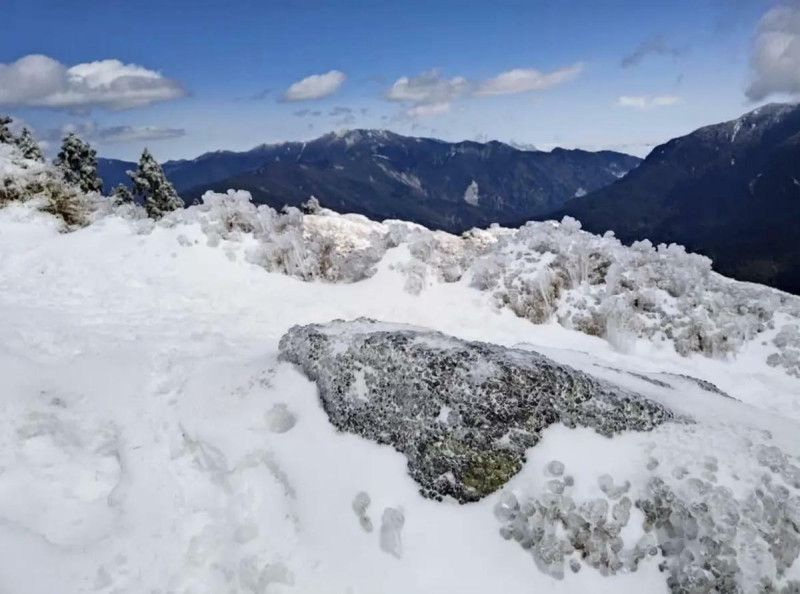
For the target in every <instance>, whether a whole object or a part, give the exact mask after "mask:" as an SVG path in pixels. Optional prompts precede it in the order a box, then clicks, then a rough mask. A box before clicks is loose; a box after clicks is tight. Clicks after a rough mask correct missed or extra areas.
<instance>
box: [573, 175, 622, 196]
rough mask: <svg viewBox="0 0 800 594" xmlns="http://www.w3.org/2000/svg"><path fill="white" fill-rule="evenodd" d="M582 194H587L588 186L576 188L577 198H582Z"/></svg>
mask: <svg viewBox="0 0 800 594" xmlns="http://www.w3.org/2000/svg"><path fill="white" fill-rule="evenodd" d="M618 177H619V176H618ZM581 196H586V188H578V189H577V190H575V198H580V197H581Z"/></svg>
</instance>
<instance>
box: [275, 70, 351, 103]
mask: <svg viewBox="0 0 800 594" xmlns="http://www.w3.org/2000/svg"><path fill="white" fill-rule="evenodd" d="M346 78H347V76H346V75H345V74H344V72H339V71H338V70H331V71H330V72H326V73H325V74H312V75H311V76H307V77H306V78H304V79H303V80H299V81H297V82H296V83H294V84H293V85H292V86H290V87H289V88H288V89H286V92H285V93H284V94H283V100H284V101H308V100H311V99H321V98H322V97H327V96H328V95H333V94H334V93H335V92H336V91H338V90H339V87H341V86H342V84H343V83H344V81H345V79H346Z"/></svg>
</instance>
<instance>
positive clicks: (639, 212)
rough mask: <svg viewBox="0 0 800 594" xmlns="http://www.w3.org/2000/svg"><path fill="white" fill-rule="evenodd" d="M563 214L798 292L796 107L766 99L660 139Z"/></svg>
mask: <svg viewBox="0 0 800 594" xmlns="http://www.w3.org/2000/svg"><path fill="white" fill-rule="evenodd" d="M565 214H567V215H571V216H573V217H575V218H577V219H578V220H580V221H581V223H582V224H583V226H584V228H585V229H587V230H589V231H591V232H595V233H602V232H604V231H606V230H608V229H611V230H613V231H614V232H615V233H616V235H617V237H619V238H620V239H621V240H622V241H624V242H631V241H634V240H637V239H649V240H651V241H652V242H654V243H660V242H667V243H669V242H675V243H679V244H682V245H684V246H686V247H687V249H689V250H691V251H696V252H699V253H702V254H705V255H707V256H709V257H711V258H712V259H713V260H714V265H715V268H716V269H717V270H719V271H720V272H722V273H723V274H725V275H727V276H732V277H734V278H738V279H742V280H750V281H754V282H759V283H764V284H769V285H772V286H775V287H777V288H780V289H783V290H786V291H790V292H793V293H800V240H798V237H799V236H800V106H798V105H791V104H771V105H766V106H763V107H760V108H758V109H756V110H754V111H751V112H750V113H747V114H745V115H743V116H742V117H740V118H737V119H736V120H732V121H729V122H723V123H721V124H715V125H711V126H705V127H703V128H700V129H698V130H696V131H694V132H692V133H691V134H688V135H686V136H682V137H680V138H675V139H673V140H670V141H669V142H667V143H665V144H662V145H660V146H658V147H656V148H655V149H653V151H652V152H651V153H650V154H649V155H648V156H647V158H646V159H645V160H644V161H643V162H642V163H641V165H639V167H637V168H636V169H635V170H634V171H632V172H631V173H630V174H629V175H627V176H626V177H624V178H623V179H621V180H619V181H617V182H615V183H613V184H611V185H609V186H607V187H605V188H602V189H599V190H597V191H595V192H593V193H591V194H587V195H586V196H583V197H580V198H576V199H575V200H573V201H570V202H569V203H567V204H566V205H565V206H564V208H562V209H560V210H558V211H556V212H555V213H553V216H556V217H560V216H562V215H565Z"/></svg>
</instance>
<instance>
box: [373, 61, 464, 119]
mask: <svg viewBox="0 0 800 594" xmlns="http://www.w3.org/2000/svg"><path fill="white" fill-rule="evenodd" d="M468 90H469V83H468V82H467V79H465V78H464V77H462V76H455V77H453V78H445V77H443V76H442V73H441V70H440V69H438V68H432V69H430V70H426V71H425V72H423V73H422V74H419V75H417V76H415V77H412V78H408V77H406V76H403V77H401V78H398V79H397V80H396V81H395V82H394V84H392V86H391V87H389V88H388V89H386V91H384V93H383V97H384V99H386V100H387V101H395V102H399V103H405V104H406V105H407V107H406V110H405V113H406V115H407V116H409V117H420V116H429V115H435V114H440V113H446V112H447V111H449V110H450V105H451V103H452V102H453V101H454V100H456V99H457V98H458V97H460V96H462V95H463V94H465V93H466V92H467V91H468Z"/></svg>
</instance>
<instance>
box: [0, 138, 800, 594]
mask: <svg viewBox="0 0 800 594" xmlns="http://www.w3.org/2000/svg"><path fill="white" fill-rule="evenodd" d="M0 177H2V180H0V181H2V186H1V187H2V188H4V190H3V192H4V193H3V194H2V196H4V197H5V198H3V204H2V208H0V328H2V332H0V394H2V398H1V399H0V406H2V409H3V416H2V421H0V558H2V559H3V562H2V563H0V590H2V591H9V592H14V593H15V594H16V593H36V594H40V593H43V592H53V591H67V592H131V593H133V592H152V591H161V592H182V593H183V592H185V593H188V592H214V593H216V592H253V593H265V592H266V593H270V592H272V593H277V592H284V593H285V592H309V593H311V592H313V593H315V594H316V593H319V592H384V593H387V594H401V593H402V594H406V593H407V592H448V591H460V592H467V593H473V592H474V593H476V594H478V593H481V594H483V593H485V592H493V591H503V592H508V593H512V594H516V593H520V594H522V593H523V592H530V591H531V590H537V591H552V592H565V593H573V592H574V593H578V592H598V593H603V592H608V593H611V592H613V593H615V594H619V593H623V594H633V593H637V594H638V593H640V592H664V591H674V592H714V591H717V592H748V593H749V592H759V591H761V592H780V593H787V594H788V593H790V592H796V591H797V589H798V580H800V563H799V562H798V560H797V559H798V553H800V549H799V545H798V543H800V476H799V475H800V459H798V455H799V454H800V438H799V437H798V436H799V435H800V427H798V423H800V401H798V396H797V395H798V393H800V378H798V373H800V338H799V337H798V330H797V328H798V299H797V298H795V297H792V296H789V295H786V294H783V293H780V292H778V291H774V290H771V289H767V288H765V287H760V286H757V285H749V284H744V283H738V282H734V281H731V280H729V279H726V278H723V277H721V276H719V275H716V274H714V273H713V272H712V271H711V268H710V263H709V262H708V260H707V259H705V258H702V257H699V256H696V255H692V254H687V253H686V252H685V251H684V250H682V249H681V248H679V247H677V246H658V247H653V246H650V245H649V244H647V243H646V242H645V243H641V244H638V245H635V246H633V247H625V246H622V245H621V244H620V243H619V242H618V241H616V240H615V239H614V238H613V237H611V236H605V237H598V236H594V235H590V234H588V233H584V232H583V231H581V230H580V228H579V225H578V224H577V222H575V221H571V220H565V221H562V222H561V223H555V222H547V223H529V224H528V225H526V226H525V227H523V228H521V229H518V230H511V229H501V228H490V229H487V230H474V231H472V232H469V233H466V234H464V235H462V236H453V235H448V234H446V233H438V232H431V231H429V230H427V229H424V228H422V227H419V226H417V225H412V224H409V223H404V222H401V221H385V222H383V223H376V222H373V221H369V220H367V219H364V218H363V217H358V216H352V215H339V214H336V213H333V212H330V211H325V210H318V209H317V208H316V207H315V205H314V204H313V203H312V204H309V205H308V206H307V208H306V209H305V210H306V212H303V211H301V210H298V209H286V210H285V211H284V212H280V213H279V212H276V211H274V210H271V209H269V208H265V207H256V206H255V205H253V204H252V203H251V202H250V201H249V199H248V198H249V197H248V196H247V195H246V194H244V193H237V192H229V193H227V194H207V195H206V196H205V198H204V201H203V203H202V204H200V205H196V206H192V207H190V208H187V209H185V210H181V211H176V212H174V213H171V214H167V215H166V216H164V217H163V218H162V219H160V220H159V221H158V222H154V221H152V220H150V219H148V218H146V217H145V216H144V213H143V212H142V209H141V208H139V207H137V206H134V205H115V204H113V202H112V201H110V200H108V199H107V198H104V197H102V196H99V195H97V194H88V195H87V194H82V193H80V192H76V191H75V190H74V188H72V189H70V188H64V187H61V182H60V181H59V179H58V178H57V177H56V176H55V174H54V173H53V172H52V171H51V169H50V168H49V166H47V165H41V164H40V165H37V164H35V163H32V162H26V160H23V159H21V158H20V157H19V155H18V154H16V153H15V151H14V150H13V149H8V148H6V147H3V146H0ZM42 179H45V180H49V181H48V183H38V182H41V181H42ZM50 182H52V184H51V183H50ZM51 190H52V191H51ZM54 196H55V197H58V196H61V197H66V198H65V199H64V200H65V202H64V203H63V204H62V206H69V208H70V210H65V209H64V208H50V207H49V206H48V205H50V204H51V203H52V200H53V198H54ZM70 213H76V214H78V215H80V218H78V219H75V220H72V221H71V222H70V220H69V219H70V216H71V214H70ZM65 214H66V215H67V216H66V218H65V216H64V215H65ZM359 317H365V318H372V319H374V320H382V322H380V323H377V322H376V323H374V324H372V323H371V324H370V328H371V330H370V331H369V332H364V333H362V334H361V335H360V337H359V335H358V333H354V332H353V331H352V329H353V328H356V327H358V326H359V325H363V324H365V323H364V322H358V323H355V322H336V323H330V321H331V320H337V319H345V320H353V319H356V318H359ZM388 322H391V323H392V324H387V323H388ZM407 324H410V325H413V326H414V327H415V328H413V329H409V328H408V326H406V325H407ZM293 326H298V329H295V330H290V329H291V328H292V327H293ZM373 331H374V332H373ZM326 333H327V334H326ZM318 334H319V335H322V334H326V336H321V337H318V336H317V335H318ZM284 336H285V337H286V338H284V348H283V353H284V357H288V358H290V359H292V360H296V361H297V362H298V363H300V368H299V369H298V368H295V366H294V365H292V364H290V363H288V362H286V361H282V360H281V359H280V352H281V351H280V348H279V342H280V340H281V338H282V337H284ZM315 337H316V338H315ZM307 339H312V341H311V342H308V341H307ZM323 339H324V340H323ZM314 340H316V341H318V342H319V341H321V342H320V345H322V346H324V347H325V348H324V349H322V350H321V351H319V352H317V353H316V354H314V352H312V351H313V349H312V348H311V347H312V346H313V344H312V343H313V341H314ZM366 340H373V341H374V343H375V346H376V347H378V350H377V351H376V352H379V354H380V356H378V355H377V354H376V352H373V351H372V350H369V349H362V348H361V347H360V346H358V345H359V341H366ZM409 340H410V341H411V342H407V341H409ZM416 340H418V341H419V344H418V345H417V346H414V345H415V344H417V343H415V342H414V341H416ZM404 341H406V342H404ZM476 341H478V343H479V344H478V345H476ZM404 345H405V346H404ZM323 351H324V352H323ZM433 361H437V362H438V363H440V364H441V367H434V366H433V365H432V362H433ZM484 364H485V365H484ZM393 365H395V366H397V368H398V369H400V368H402V369H405V370H406V372H405V375H402V374H401V375H397V373H396V370H394V369H393V368H392V366H393ZM359 366H360V368H361V369H362V370H363V371H364V374H363V376H362V375H361V374H358V373H355V370H356V368H358V367H359ZM503 366H506V367H508V369H509V370H512V372H511V373H509V374H505V375H504V374H503V373H495V372H496V371H497V367H501V368H502V367H503ZM301 370H304V371H302V372H301ZM309 370H311V371H309ZM367 372H369V373H367ZM348 374H352V375H353V377H352V378H350V377H349V376H348ZM482 374H483V375H482ZM309 377H315V381H316V382H317V383H314V382H312V381H309V379H308V378H309ZM326 378H327V379H326ZM389 378H399V379H403V378H405V379H404V382H405V383H403V382H400V381H398V383H397V385H395V384H394V383H392V381H390V379H389ZM516 378H519V379H520V382H521V383H520V385H519V386H518V388H519V389H518V390H517V391H514V390H512V389H510V388H511V385H513V382H514V381H516ZM416 380H419V381H420V382H423V383H422V384H421V385H420V390H419V393H416V392H415V391H414V389H413V385H412V384H413V382H414V381H416ZM523 380H524V381H523ZM436 381H438V382H440V384H441V383H444V384H446V386H441V389H440V388H437V387H436V386H434V383H432V382H436ZM326 382H327V383H326ZM425 382H427V383H425ZM506 383H508V384H510V385H509V386H506V385H505V384H506ZM318 384H319V385H318ZM337 386H340V387H342V388H344V387H345V386H349V387H351V388H353V387H354V386H355V387H358V388H359V390H360V389H361V388H365V391H364V392H363V394H362V392H360V391H358V390H355V388H353V390H351V395H352V394H355V392H358V393H359V394H362V395H369V396H370V399H372V397H373V396H374V403H375V404H377V403H380V404H381V405H382V406H384V405H385V406H384V408H386V411H387V414H386V415H382V414H374V413H373V412H372V411H371V410H368V409H365V410H363V411H356V409H353V410H351V409H350V408H348V406H349V405H350V404H353V405H354V406H355V405H358V406H366V405H362V404H360V403H359V401H356V402H355V403H351V402H350V401H349V400H346V399H345V398H344V397H345V396H346V394H343V393H342V394H340V393H338V392H337V391H336V387H337ZM573 388H574V389H575V390H577V393H578V394H579V395H580V394H590V395H593V398H590V399H589V400H587V401H582V402H583V403H582V404H581V403H579V404H578V406H577V412H578V413H580V411H581V409H583V408H587V406H588V408H589V409H591V407H592V406H594V405H597V404H598V403H600V402H603V403H606V404H609V405H610V407H611V408H610V409H609V410H610V411H612V413H613V414H609V415H608V416H607V417H603V416H601V417H597V418H595V420H596V421H597V423H595V422H594V421H591V419H590V420H589V421H586V420H585V419H584V420H583V422H578V421H580V419H577V420H576V422H570V419H569V418H567V417H569V416H570V415H563V414H562V413H563V410H564V408H563V407H564V406H565V404H569V402H572V401H573V400H574V399H573V397H574V396H575V394H574V393H573V391H572V390H573ZM598 389H599V390H600V391H599V392H597V390H598ZM604 390H605V392H604ZM597 393H600V394H601V395H602V394H605V395H604V396H602V397H601V398H599V399H598V400H597V401H596V402H594V403H592V400H594V394H597ZM481 394H484V395H485V398H480V397H478V396H479V395H481ZM424 395H427V396H426V397H424V398H421V397H420V396H424ZM620 396H621V397H622V398H621V399H618V397H620ZM486 398H494V399H495V400H496V401H497V402H498V403H501V404H503V406H499V407H497V409H496V410H495V407H487V406H486ZM561 398H563V400H560V399H561ZM571 399H573V400H571ZM515 400H516V401H515ZM393 402H394V403H396V406H395V407H391V406H390V404H391V403H393ZM527 402H531V403H537V404H539V405H541V406H539V410H540V411H541V412H542V415H541V419H543V420H546V421H548V422H547V423H542V426H541V427H537V429H536V432H535V439H534V438H533V432H530V431H529V430H527V429H523V434H521V435H517V436H516V437H515V435H513V433H514V431H509V432H508V433H509V434H508V435H505V434H504V433H503V434H501V430H502V428H503V427H510V429H515V428H516V427H513V426H512V425H514V423H513V422H509V421H514V415H513V414H511V415H509V416H507V417H503V416H502V415H500V414H499V412H503V411H520V410H522V409H524V408H525V406H526V404H525V403H527ZM321 403H322V406H321ZM586 403H588V405H587V404H586ZM615 403H616V404H620V403H623V404H624V406H623V408H630V410H627V411H623V416H622V420H621V421H620V423H619V425H616V424H614V426H613V427H609V430H607V431H606V430H602V429H603V427H604V425H603V423H611V421H613V420H614V419H616V418H617V417H616V413H617V412H620V409H619V408H618V407H616V406H615ZM346 404H347V405H348V406H345V405H346ZM434 404H436V406H434ZM505 405H507V406H505ZM634 405H635V406H634ZM571 406H572V405H569V407H571ZM569 407H568V408H569ZM448 408H449V409H450V410H448ZM572 408H575V407H572ZM572 408H570V410H569V411H567V412H570V413H572V412H576V411H573V410H572ZM634 409H635V410H634ZM353 411H356V412H359V416H352V415H351V412H353ZM362 412H363V413H366V414H360V413H362ZM634 412H635V413H636V414H633V413H634ZM495 413H498V414H497V416H493V415H495ZM629 413H630V414H629ZM337 415H339V416H338V417H337ZM637 415H641V417H638V416H637ZM432 416H433V417H435V418H434V419H432V420H431V418H430V417H432ZM590 417H591V415H590ZM587 418H588V417H587ZM637 418H638V419H639V421H641V422H639V421H637ZM676 419H680V421H678V420H676ZM390 420H391V421H392V422H393V421H395V420H396V421H398V423H399V424H400V426H401V427H402V429H401V430H397V431H395V432H394V433H392V432H391V431H383V429H384V428H386V427H385V426H384V425H381V423H386V422H388V421H390ZM565 420H566V421H567V422H566V423H565V422H564V421H565ZM348 423H350V425H349V426H347V425H348ZM433 423H436V425H433ZM545 425H547V426H545ZM595 425H598V426H599V427H600V428H601V431H600V432H598V431H596V430H595V428H596V427H595ZM356 426H357V427H358V430H357V431H356V430H353V428H355V427H356ZM337 427H341V428H346V429H348V432H344V431H339V430H337ZM406 428H408V429H409V431H408V432H406V431H405V429H406ZM390 429H391V428H390ZM639 429H647V430H646V431H641V430H639ZM525 431H528V433H525ZM466 435H469V436H471V438H474V440H475V443H481V444H483V445H486V446H487V447H488V449H489V451H491V452H496V451H502V449H503V448H507V451H508V450H509V449H510V450H511V451H512V452H513V455H514V456H515V457H516V458H515V459H516V463H515V464H514V465H513V472H501V475H502V477H501V478H502V479H503V480H502V481H495V482H493V483H492V484H491V487H492V488H490V489H485V490H484V491H485V492H483V491H482V492H481V495H482V497H481V498H480V500H479V501H473V500H474V499H478V497H475V496H474V493H473V492H470V491H463V490H461V491H460V490H457V489H451V490H449V491H448V490H446V489H444V487H443V486H444V485H445V483H444V482H442V481H447V484H451V485H453V484H455V485H458V484H459V483H458V481H459V480H460V481H461V484H462V485H463V484H464V478H465V477H468V476H469V475H465V474H461V475H460V476H459V474H458V472H457V471H458V464H460V463H461V462H464V461H465V458H467V459H468V460H466V461H469V460H473V461H474V460H475V459H476V458H475V457H470V456H462V455H460V454H463V453H464V452H463V450H462V451H461V452H460V453H459V451H457V450H458V448H455V449H452V448H451V450H450V453H452V454H453V455H449V453H448V456H444V458H445V459H446V461H449V462H448V463H450V462H452V463H455V466H456V468H455V470H456V471H455V472H452V477H453V479H454V482H453V483H450V482H449V475H448V473H447V470H446V469H445V468H441V469H440V468H439V467H438V466H436V465H431V466H430V467H425V465H424V464H422V465H421V466H420V471H421V473H420V474H419V475H417V476H419V477H421V478H423V479H425V480H428V479H430V480H431V481H432V485H433V486H434V487H436V488H437V489H438V491H435V492H436V495H437V496H438V497H441V499H442V501H438V500H437V498H436V497H434V498H430V497H423V496H421V495H420V493H419V490H420V484H419V483H417V482H416V481H415V480H414V479H415V478H417V476H412V475H410V474H409V472H408V469H409V464H410V463H412V464H413V463H414V462H412V460H416V461H417V462H419V461H422V462H424V461H425V460H429V461H430V460H433V461H439V460H441V457H436V456H434V457H433V458H431V457H430V456H429V457H428V458H426V457H425V455H424V453H423V455H420V453H421V452H418V451H415V448H419V449H420V450H421V449H422V447H423V446H425V445H427V443H428V442H429V441H430V440H427V438H428V437H431V436H434V437H436V438H437V439H438V438H439V437H440V436H449V437H451V438H452V437H453V436H455V437H456V438H458V439H463V438H465V436H466ZM484 436H485V437H486V439H485V440H484ZM365 437H366V439H365ZM426 440H427V441H426ZM482 440H483V441H482ZM431 443H435V440H433V441H432V442H431ZM380 444H387V445H380ZM388 444H391V445H388ZM398 444H400V445H401V446H402V447H399V446H398ZM398 450H399V451H398ZM441 452H442V453H445V451H444V450H441ZM437 464H438V462H437ZM500 468H501V470H502V465H500ZM412 470H413V469H412ZM439 470H442V471H444V472H439ZM437 473H438V474H437ZM412 474H413V473H412ZM490 474H491V473H490ZM479 478H480V479H483V480H485V479H486V476H485V475H481V476H480V477H479ZM467 482H469V478H467ZM439 487H441V488H439ZM459 493H461V494H465V493H469V496H468V497H463V498H462V499H468V500H470V501H471V502H470V503H468V504H460V503H459V502H458V500H457V498H456V497H452V496H451V495H456V496H458V494H459ZM430 494H431V493H428V495H430Z"/></svg>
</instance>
